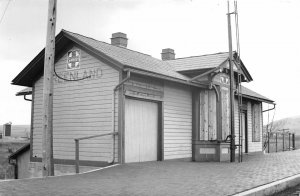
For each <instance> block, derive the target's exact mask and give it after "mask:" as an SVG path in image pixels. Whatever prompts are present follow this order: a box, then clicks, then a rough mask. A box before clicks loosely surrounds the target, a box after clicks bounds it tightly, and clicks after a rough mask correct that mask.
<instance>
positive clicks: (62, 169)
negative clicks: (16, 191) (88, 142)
mask: <svg viewBox="0 0 300 196" xmlns="http://www.w3.org/2000/svg"><path fill="white" fill-rule="evenodd" d="M99 168H100V167H91V166H80V167H79V171H80V173H83V172H88V171H92V170H95V169H99ZM42 169H43V164H42V163H41V162H30V163H29V164H28V174H27V178H37V177H43V173H42ZM75 173H76V172H75V166H74V165H61V164H55V165H54V175H55V176H62V175H68V174H75Z"/></svg>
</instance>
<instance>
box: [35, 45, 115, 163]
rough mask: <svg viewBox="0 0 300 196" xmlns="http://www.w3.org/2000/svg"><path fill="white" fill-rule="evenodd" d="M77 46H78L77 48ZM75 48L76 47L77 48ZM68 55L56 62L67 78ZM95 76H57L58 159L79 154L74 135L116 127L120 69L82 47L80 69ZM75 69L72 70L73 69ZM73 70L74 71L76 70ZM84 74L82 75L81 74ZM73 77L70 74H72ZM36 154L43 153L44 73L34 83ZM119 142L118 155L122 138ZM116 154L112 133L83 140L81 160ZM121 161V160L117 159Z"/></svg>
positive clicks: (105, 158)
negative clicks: (113, 98)
mask: <svg viewBox="0 0 300 196" xmlns="http://www.w3.org/2000/svg"><path fill="white" fill-rule="evenodd" d="M73 49H77V48H75V47H74V48H73ZM73 49H72V50H73ZM66 62H67V55H66V54H65V55H64V56H63V57H62V58H61V59H59V60H58V61H57V62H56V64H55V66H56V72H57V73H58V75H60V76H63V75H64V74H65V75H66V76H67V78H68V77H69V76H70V74H69V75H68V71H66ZM75 71H77V72H80V73H82V74H83V73H84V71H86V73H88V74H92V78H89V79H86V80H82V81H76V82H67V81H63V80H61V79H58V78H56V77H55V79H54V92H53V95H54V96H53V149H54V158H55V159H71V160H74V156H75V142H74V138H78V137H85V136H91V135H96V134H102V133H109V132H111V131H112V122H111V121H112V96H113V88H114V87H115V86H116V85H117V84H118V83H119V72H118V71H117V70H115V69H113V68H111V67H110V66H108V65H106V64H104V63H102V62H101V61H99V60H98V59H96V58H94V57H92V56H90V55H89V54H87V53H86V52H84V51H83V50H81V61H80V69H77V70H74V73H75ZM71 73H72V71H71ZM72 74H73V73H72ZM81 76H82V75H79V76H78V77H79V78H80V77H81ZM68 79H69V78H68ZM34 87H35V88H34V107H33V109H34V115H33V156H34V157H41V156H42V153H41V152H42V137H43V136H42V127H43V125H42V120H43V119H42V112H43V77H41V78H40V79H38V80H37V81H36V83H35V84H34ZM117 112H118V93H116V97H115V114H114V115H115V130H116V131H117V130H118V129H117V127H118V113H117ZM117 139H118V138H117V137H116V140H115V141H116V142H115V147H116V149H115V152H116V155H115V157H116V158H117V157H118V156H117V148H118V142H117ZM111 155H112V136H106V137H103V138H96V139H89V140H82V141H80V160H88V161H108V160H109V159H111ZM116 161H117V160H116Z"/></svg>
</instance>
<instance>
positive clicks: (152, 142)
mask: <svg viewBox="0 0 300 196" xmlns="http://www.w3.org/2000/svg"><path fill="white" fill-rule="evenodd" d="M157 140H158V104H157V103H154V102H147V101H140V100H134V99H126V101H125V162H126V163H130V162H143V161H155V160H157Z"/></svg>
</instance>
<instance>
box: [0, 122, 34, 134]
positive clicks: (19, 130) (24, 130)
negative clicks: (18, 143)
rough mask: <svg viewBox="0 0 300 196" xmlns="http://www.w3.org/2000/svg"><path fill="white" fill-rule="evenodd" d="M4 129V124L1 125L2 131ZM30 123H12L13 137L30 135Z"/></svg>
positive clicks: (0, 130) (0, 129)
mask: <svg viewBox="0 0 300 196" xmlns="http://www.w3.org/2000/svg"><path fill="white" fill-rule="evenodd" d="M2 131H3V125H1V126H0V133H2ZM29 136H30V125H14V124H12V125H11V137H29Z"/></svg>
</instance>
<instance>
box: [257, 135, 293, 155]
mask: <svg viewBox="0 0 300 196" xmlns="http://www.w3.org/2000/svg"><path fill="white" fill-rule="evenodd" d="M295 138H296V136H295V134H294V133H290V132H267V133H265V134H264V141H265V142H264V146H263V148H264V150H265V152H266V153H273V152H282V151H290V150H295V149H296V139H295Z"/></svg>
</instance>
